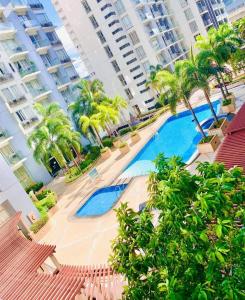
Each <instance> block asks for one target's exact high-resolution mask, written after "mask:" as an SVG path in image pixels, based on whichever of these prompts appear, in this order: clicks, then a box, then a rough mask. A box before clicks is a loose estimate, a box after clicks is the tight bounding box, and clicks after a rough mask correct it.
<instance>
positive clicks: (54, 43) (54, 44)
mask: <svg viewBox="0 0 245 300" xmlns="http://www.w3.org/2000/svg"><path fill="white" fill-rule="evenodd" d="M50 43H51V45H52V46H54V47H56V46H62V43H61V41H60V40H59V39H57V40H54V41H50Z"/></svg>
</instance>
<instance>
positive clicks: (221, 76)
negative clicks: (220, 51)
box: [219, 72, 229, 95]
mask: <svg viewBox="0 0 245 300" xmlns="http://www.w3.org/2000/svg"><path fill="white" fill-rule="evenodd" d="M219 74H220V78H221V81H222V83H223V86H224V88H225V92H226V95H229V91H228V89H227V86H226V83H225V80H224V77H223V74H222V72H219Z"/></svg>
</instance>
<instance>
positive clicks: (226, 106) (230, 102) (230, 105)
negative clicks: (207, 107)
mask: <svg viewBox="0 0 245 300" xmlns="http://www.w3.org/2000/svg"><path fill="white" fill-rule="evenodd" d="M221 109H222V111H223V112H224V113H227V114H228V113H231V112H235V111H236V104H235V96H234V94H232V93H231V94H229V95H228V96H227V99H225V100H223V102H222V106H221Z"/></svg>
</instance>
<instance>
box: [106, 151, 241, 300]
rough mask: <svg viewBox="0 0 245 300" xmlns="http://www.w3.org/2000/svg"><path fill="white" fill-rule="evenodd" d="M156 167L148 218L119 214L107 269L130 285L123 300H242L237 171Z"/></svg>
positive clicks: (176, 162)
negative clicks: (119, 274) (155, 210)
mask: <svg viewBox="0 0 245 300" xmlns="http://www.w3.org/2000/svg"><path fill="white" fill-rule="evenodd" d="M156 167H157V172H156V173H153V174H152V175H151V176H150V178H151V180H150V183H149V186H150V190H151V191H152V192H151V196H150V201H149V202H148V204H147V206H146V208H145V210H144V211H143V212H142V213H140V212H135V211H134V210H132V209H131V208H129V207H128V205H127V204H126V203H123V204H121V206H120V208H119V209H117V210H116V213H117V219H118V222H119V229H118V235H117V237H116V239H115V240H114V241H113V244H112V250H113V254H112V256H111V258H110V262H111V265H112V267H113V268H114V270H115V271H116V272H119V273H121V274H123V275H124V276H125V278H126V280H127V283H128V285H127V286H126V287H125V292H124V299H200V300H201V299H210V300H211V299H243V298H244V297H245V292H244V281H245V275H244V267H245V265H244V258H245V257H244V227H243V224H244V206H243V201H244V199H245V184H244V183H245V178H244V176H243V174H242V170H241V169H240V168H233V169H231V170H229V171H227V170H225V169H224V166H223V165H221V164H218V163H214V164H209V163H200V164H199V165H198V172H199V173H198V174H196V175H192V174H191V173H190V172H189V171H187V170H186V169H185V167H184V164H183V163H182V162H181V160H180V159H179V158H176V157H173V158H171V159H165V158H164V157H163V156H161V157H159V158H158V159H157V161H156ZM151 209H157V210H158V213H159V216H158V215H156V216H158V222H157V224H155V225H153V214H154V211H152V210H151Z"/></svg>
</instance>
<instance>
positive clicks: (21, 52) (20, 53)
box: [9, 45, 28, 62]
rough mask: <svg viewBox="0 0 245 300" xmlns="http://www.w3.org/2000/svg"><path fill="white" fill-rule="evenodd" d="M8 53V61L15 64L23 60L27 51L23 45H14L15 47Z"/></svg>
mask: <svg viewBox="0 0 245 300" xmlns="http://www.w3.org/2000/svg"><path fill="white" fill-rule="evenodd" d="M9 53H10V56H9V58H10V60H12V61H13V62H16V61H18V60H22V59H24V58H25V57H26V55H27V54H28V51H27V50H26V48H25V46H24V45H16V47H14V48H12V49H10V51H9Z"/></svg>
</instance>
